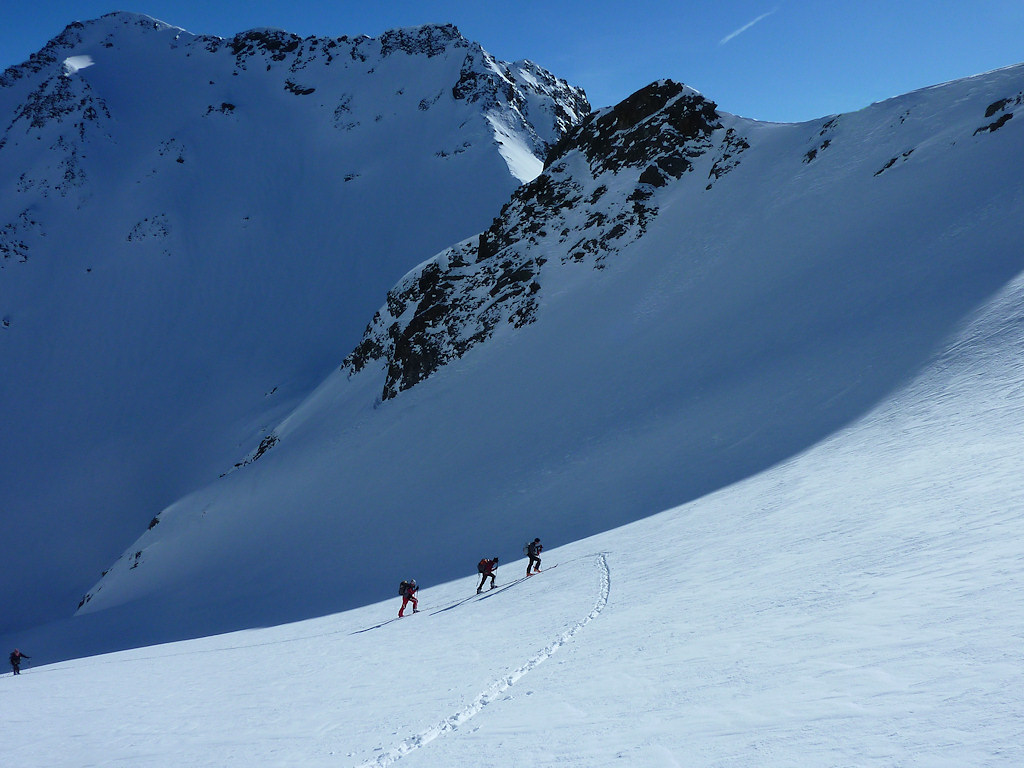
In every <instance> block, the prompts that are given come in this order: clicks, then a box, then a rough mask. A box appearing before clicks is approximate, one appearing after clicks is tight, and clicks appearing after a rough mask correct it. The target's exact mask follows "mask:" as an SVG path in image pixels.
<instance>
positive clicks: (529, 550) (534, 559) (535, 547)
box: [526, 538, 544, 576]
mask: <svg viewBox="0 0 1024 768" xmlns="http://www.w3.org/2000/svg"><path fill="white" fill-rule="evenodd" d="M543 549H544V545H543V544H541V543H540V539H539V538H538V539H534V540H533V541H531V542H530V543H529V544H527V545H526V554H527V555H528V556H529V558H530V560H529V561H528V562H527V563H526V575H527V576H529V575H530V566H533V572H534V573H537V572H538V571H540V557H539V555H540V553H541V551H542V550H543Z"/></svg>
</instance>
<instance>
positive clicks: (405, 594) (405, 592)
mask: <svg viewBox="0 0 1024 768" xmlns="http://www.w3.org/2000/svg"><path fill="white" fill-rule="evenodd" d="M418 591H419V587H418V586H416V579H409V580H408V581H403V582H402V583H401V584H400V585H399V587H398V594H400V595H401V596H402V607H401V608H399V609H398V618H402V614H404V613H405V607H406V606H407V605H408V604H409V603H412V612H413V613H419V610H420V609H419V604H420V602H419V600H417V599H416V592H418Z"/></svg>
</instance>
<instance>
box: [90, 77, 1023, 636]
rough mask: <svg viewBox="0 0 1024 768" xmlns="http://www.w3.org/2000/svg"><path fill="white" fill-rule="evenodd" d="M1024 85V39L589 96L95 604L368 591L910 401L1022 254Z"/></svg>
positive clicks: (169, 604)
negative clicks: (914, 60) (883, 82)
mask: <svg viewBox="0 0 1024 768" xmlns="http://www.w3.org/2000/svg"><path fill="white" fill-rule="evenodd" d="M1022 103H1024V67H1012V68H1008V69H1005V70H1000V71H997V72H992V73H989V74H986V75H982V76H978V77H975V78H970V79H966V80H962V81H957V82H953V83H949V84H946V85H943V86H938V87H935V88H930V89H926V90H923V91H919V92H915V93H911V94H908V95H906V96H903V97H900V98H897V99H892V100H889V101H886V102H883V103H879V104H875V105H872V106H871V107H868V108H866V109H864V110H862V111H860V112H857V113H853V114H848V115H840V116H835V117H831V118H827V119H822V120H820V121H814V122H811V123H804V124H798V125H780V124H763V123H757V122H753V121H749V120H745V119H741V118H738V117H735V116H733V115H730V114H728V113H725V112H722V111H720V110H719V109H718V108H717V106H716V105H715V104H713V103H712V102H710V101H709V100H707V99H706V98H705V97H704V96H702V95H701V94H698V93H696V92H695V91H692V90H690V89H688V88H686V87H684V86H681V85H679V84H676V83H672V82H668V81H666V82H660V83H655V84H652V86H650V87H649V88H647V89H644V90H643V91H641V92H639V93H637V94H635V95H634V96H633V97H631V98H630V99H627V100H626V101H625V102H623V103H622V104H620V105H618V106H616V107H614V108H611V109H608V110H603V111H601V112H598V113H595V114H594V115H591V116H590V117H589V118H588V119H587V120H585V121H584V122H583V123H582V124H581V125H580V126H579V127H577V128H576V129H575V130H574V131H573V132H571V133H570V135H568V136H567V137H566V139H564V140H563V142H560V143H559V144H558V145H557V146H556V147H554V148H553V150H552V152H551V153H550V155H549V159H548V165H547V168H546V170H545V172H544V173H543V174H542V175H541V176H540V177H538V178H537V179H536V180H534V181H533V182H531V183H530V184H528V185H525V186H523V187H521V188H520V189H518V190H517V191H516V192H515V193H513V196H512V198H511V200H510V201H509V202H508V203H507V204H506V205H505V206H504V208H503V209H502V211H501V213H500V215H499V216H498V217H496V218H495V219H494V220H493V222H492V223H491V225H490V226H489V227H488V228H487V229H486V230H485V231H484V232H483V233H482V234H481V235H479V236H474V237H471V238H469V239H467V240H464V241H462V242H460V243H459V244H457V245H455V246H452V247H451V248H448V249H446V250H444V251H442V252H441V253H439V254H438V255H437V256H436V257H434V258H432V259H430V260H428V261H426V262H424V263H423V264H422V265H420V266H419V267H418V268H416V269H415V270H413V271H411V272H410V273H409V274H407V275H406V276H405V277H404V278H403V279H402V280H401V281H399V283H398V284H397V285H396V286H395V287H394V288H393V289H392V290H391V291H390V292H389V293H388V295H387V301H386V303H385V305H384V306H382V307H381V308H380V309H379V310H378V311H377V313H376V315H375V316H374V318H373V320H372V322H371V323H370V325H369V326H368V328H367V330H366V332H365V334H364V337H363V339H362V341H361V342H360V343H359V344H358V345H357V346H356V348H355V351H354V352H353V353H352V354H351V355H349V356H348V357H347V358H346V361H345V363H344V364H343V365H342V366H341V368H340V369H339V370H338V371H336V372H335V373H334V374H333V375H332V376H331V377H329V378H328V379H327V380H326V381H325V382H324V383H323V384H322V385H321V386H320V387H319V388H318V390H317V391H316V392H315V393H313V395H311V396H310V398H308V399H307V400H306V401H305V402H304V403H303V404H302V405H301V406H299V407H298V408H297V409H295V410H294V411H293V412H292V413H291V414H290V415H289V416H288V417H287V418H286V419H284V420H283V421H282V422H281V423H280V424H279V425H277V426H276V427H275V428H274V430H273V431H272V433H271V437H272V440H270V441H269V442H268V444H267V445H266V446H265V448H266V449H265V450H263V451H262V452H254V453H253V454H252V455H251V456H250V461H248V462H247V463H246V464H245V465H244V466H242V467H241V468H240V469H239V470H238V471H236V472H233V473H231V474H229V475H228V476H226V477H225V478H223V479H222V480H220V481H218V482H216V483H213V484H211V485H210V486H209V487H207V488H205V489H203V490H201V491H199V492H197V493H195V494H192V495H190V496H186V497H183V498H182V499H180V500H179V501H177V502H176V503H175V504H173V505H171V506H170V507H168V508H167V509H166V510H164V512H162V513H161V514H160V516H159V518H158V524H156V525H154V526H153V528H152V529H151V530H149V531H147V532H146V533H144V534H143V535H142V536H141V537H140V538H139V540H138V541H137V542H136V543H135V544H134V545H133V546H132V547H131V548H130V549H129V550H128V551H127V552H126V553H125V554H124V555H123V556H122V558H121V559H120V560H119V561H118V562H117V563H115V564H114V565H113V567H112V568H111V570H110V572H109V573H108V574H107V575H106V576H105V577H104V578H103V579H102V580H101V581H100V582H99V583H98V584H97V585H96V586H95V587H94V588H93V589H92V590H90V592H89V593H88V594H87V595H86V597H85V598H84V600H83V603H82V606H81V609H80V611H79V614H80V616H81V617H83V618H84V619H87V620H88V621H90V622H92V621H95V622H100V623H102V621H103V613H104V612H105V611H106V610H110V611H111V614H110V620H111V621H121V620H126V621H127V622H128V623H129V625H131V624H132V622H133V621H134V622H135V630H136V631H139V630H141V628H143V627H144V628H145V631H146V632H147V633H150V634H149V636H159V637H165V638H166V637H171V636H183V635H186V634H189V633H191V634H204V633H207V632H210V631H214V630H221V629H229V628H237V627H242V626H251V625H253V624H255V623H267V622H275V621H284V620H288V619H294V618H300V617H304V616H313V615H319V614H322V613H326V612H329V611H331V610H337V609H339V608H344V607H349V606H354V605H359V604H363V603H365V602H366V601H367V600H369V599H372V598H375V597H384V596H385V595H386V594H387V592H389V591H390V586H389V585H390V582H391V581H393V580H394V577H395V576H396V575H397V576H399V577H402V576H407V575H412V574H414V575H415V576H416V577H417V578H420V579H421V580H423V581H425V582H426V583H436V582H439V581H442V580H446V579H450V578H454V577H456V576H458V575H459V574H461V573H462V572H464V570H465V569H466V562H467V561H472V562H475V560H476V559H477V558H478V557H479V555H480V553H481V552H483V553H486V554H493V553H494V552H498V553H499V554H504V553H508V552H518V551H519V549H520V546H521V544H522V542H523V541H526V540H528V539H529V538H532V537H533V536H535V535H538V534H542V535H544V536H545V537H546V538H548V539H550V540H554V541H570V540H577V539H579V538H581V537H583V536H585V535H590V534H593V533H596V532H599V531H602V530H607V529H609V528H612V527H614V526H616V525H620V524H623V523H626V522H629V521H631V520H636V519H638V518H641V517H644V516H647V515H650V514H654V513H656V512H658V511H660V510H663V509H666V508H668V507H671V506H673V505H675V504H679V503H682V502H685V501H687V500H691V499H694V498H697V497H699V496H701V495H703V494H707V493H709V492H712V491H715V490H717V489H721V488H723V487H725V486H728V485H730V484H732V483H735V482H737V481H740V480H743V479H744V478H747V477H750V476H752V475H754V474H756V473H759V472H762V471H764V470H766V469H768V468H769V467H772V466H773V465H775V464H777V463H779V462H782V461H785V460H787V459H788V458H790V457H792V456H794V455H795V454H798V453H799V452H801V451H804V450H806V449H808V448H809V447H810V446H812V445H814V444H816V443H818V442H820V441H822V440H826V439H828V438H829V436H830V435H833V434H835V433H836V432H837V431H839V430H841V429H843V428H844V427H845V426H847V425H848V424H850V423H851V422H852V421H854V420H855V419H857V418H858V417H860V416H862V415H863V414H864V413H866V412H868V411H869V410H870V409H872V408H874V407H876V406H878V405H879V404H880V403H890V405H889V407H893V408H897V409H898V407H899V405H898V401H897V402H892V401H889V400H887V398H889V397H891V396H892V393H893V392H894V391H897V390H898V389H899V388H900V387H904V386H913V383H914V382H915V381H918V380H919V378H920V377H921V376H922V375H924V374H923V372H925V371H929V370H933V368H934V366H936V365H941V363H940V362H936V361H937V360H941V357H936V356H941V355H942V354H943V353H944V351H945V350H948V349H950V346H949V345H950V343H951V342H950V339H951V338H955V334H956V333H957V332H958V330H959V329H960V327H961V325H962V324H963V323H964V322H965V321H966V320H967V319H968V318H969V317H971V316H972V313H974V312H975V311H977V310H978V308H979V307H982V306H985V305H986V302H988V301H989V300H991V298H992V297H993V296H995V295H997V294H998V293H999V292H1000V291H1002V290H1004V289H1005V288H1006V286H1008V285H1010V284H1011V283H1012V282H1013V281H1014V280H1015V279H1016V278H1017V277H1018V276H1019V274H1020V272H1021V269H1022V267H1024V258H1022V255H1021V251H1020V248H1019V243H1020V239H1021V233H1022V232H1021V224H1020V222H1021V221H1022V220H1024V217H1022V215H1021V214H1022V213H1024V210H1022V207H1024V180H1022V179H1021V178H1020V175H1019V174H1018V173H1017V172H1016V167H1017V164H1018V162H1017V161H1018V160H1019V158H1020V157H1021V156H1022V150H1024V133H1022V131H1024V129H1022V128H1021V126H1022V125H1024V123H1020V124H1018V122H1019V121H1015V120H1013V119H1012V115H1013V114H1014V113H1015V110H1019V109H1020V107H1021V105H1022ZM1003 311H1004V312H1010V313H1011V314H1005V315H1001V316H1000V319H999V320H1000V322H1001V323H1003V324H1005V325H1007V326H1008V327H1012V326H1013V323H1014V322H1015V319H1014V318H1015V315H1012V312H1013V310H1012V307H1007V306H1003ZM935 394H936V393H935V392H933V391H931V392H929V393H928V394H927V395H925V396H924V400H922V401H921V402H924V401H926V400H927V398H928V397H931V396H933V395H935ZM864 450H867V451H870V450H871V448H870V445H868V446H865V448H864ZM257 453H258V454H259V455H258V456H257ZM979 471H982V472H983V470H979ZM832 503H837V504H838V503H841V500H840V499H835V500H833V502H832ZM723 514H727V513H725V512H723ZM821 514H822V515H829V514H830V511H829V509H828V508H823V509H822V510H821ZM168 616H174V617H176V619H180V618H181V617H183V616H188V617H189V618H188V623H189V626H188V627H183V626H181V624H176V625H175V626H173V627H171V626H168V624H169V622H168V619H167V617H168ZM161 627H163V628H162V629H161Z"/></svg>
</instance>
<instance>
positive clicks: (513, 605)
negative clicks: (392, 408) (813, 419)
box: [0, 279, 1024, 768]
mask: <svg viewBox="0 0 1024 768" xmlns="http://www.w3.org/2000/svg"><path fill="white" fill-rule="evenodd" d="M1022 306H1024V283H1022V281H1021V280H1019V279H1018V280H1015V281H1013V282H1012V283H1011V284H1010V285H1009V286H1008V287H1007V288H1006V289H1005V290H1004V291H1002V292H1000V293H999V294H998V295H997V296H996V297H994V298H993V299H992V300H991V301H989V302H987V303H986V304H985V306H984V307H983V309H982V310H980V311H979V312H977V313H976V314H974V315H973V316H972V317H971V318H969V322H967V323H966V324H965V326H964V327H963V328H962V329H961V330H960V331H958V332H957V333H956V334H955V335H954V336H953V337H951V338H950V339H949V340H948V341H947V343H946V344H944V345H942V348H941V351H940V352H939V353H938V354H936V355H935V356H934V357H933V359H932V361H931V363H930V364H928V365H927V366H925V367H924V368H923V369H922V370H921V371H920V372H919V374H918V375H917V376H916V377H915V378H914V380H913V381H912V382H911V383H909V384H908V385H907V386H905V387H903V388H900V389H899V390H897V391H896V392H894V393H893V395H892V396H891V397H890V398H888V400H887V401H886V402H885V403H884V404H883V405H881V406H880V407H878V408H877V409H875V410H873V411H872V412H870V413H869V414H867V415H866V416H864V417H863V418H861V419H859V420H858V421H856V422H855V423H853V424H851V425H849V426H848V427H846V428H844V429H842V430H840V431H838V432H837V433H835V434H834V435H832V436H831V437H829V438H827V439H826V440H824V441H823V442H821V443H820V444H818V445H816V446H814V447H813V448H811V449H809V450H807V451H805V452H803V453H801V454H800V455H798V456H795V457H793V458H792V459H790V460H788V461H786V462H783V463H782V464H780V465H778V466H776V467H773V468H771V469H770V470H768V471H766V472H764V473H762V474H760V475H758V476H756V477H752V478H748V479H746V480H744V481H742V482H740V483H737V484H735V485H733V486H730V487H728V488H725V489H723V490H721V491H719V492H716V493H714V494H711V495H709V496H707V497H704V498H702V499H699V500H697V501H694V502H692V503H690V504H687V505H685V506H682V507H679V508H676V509H672V510H669V511H666V512H664V513H662V514H659V515H656V516H653V517H651V518H648V519H645V520H642V521H639V522H635V523H631V524H630V525H628V526H626V527H623V528H620V529H617V530H613V531H610V532H607V533H604V534H600V535H598V536H595V537H593V538H589V539H585V540H582V541H578V542H575V543H572V544H567V545H565V546H558V547H554V546H553V545H554V544H555V542H554V541H552V540H551V539H549V538H548V537H547V536H545V537H544V539H545V541H546V542H547V543H548V545H549V549H548V550H547V551H545V552H544V553H543V555H542V556H543V559H544V565H545V566H552V565H555V564H557V567H555V568H554V570H550V571H548V572H546V573H541V574H540V575H539V576H535V577H531V578H530V579H529V580H526V581H523V582H520V583H513V582H514V580H515V579H517V578H518V577H520V576H521V575H522V572H523V567H524V563H523V561H522V560H519V561H518V562H505V564H504V565H502V566H501V567H500V568H499V570H498V580H497V581H498V585H499V589H497V590H495V591H493V592H490V591H488V592H485V593H484V594H483V595H482V596H480V597H476V596H475V594H474V587H475V584H476V579H475V577H474V576H472V575H468V574H469V572H470V571H472V561H473V560H474V559H475V557H476V555H478V554H487V555H490V554H493V552H492V551H491V550H485V551H483V552H481V551H480V550H476V551H473V552H465V553H454V554H453V553H452V552H445V553H441V555H444V556H449V555H451V556H453V559H454V556H455V555H458V557H457V559H458V562H459V565H460V566H461V567H462V570H463V571H464V574H463V575H462V577H461V578H459V579H458V580H456V581H453V582H451V583H447V584H434V583H427V582H424V581H423V579H422V574H421V573H420V572H419V570H416V571H412V570H403V569H402V568H401V567H395V568H393V569H392V570H393V575H394V579H393V580H394V581H396V582H397V580H398V579H400V578H403V577H405V578H408V577H410V576H414V577H420V581H421V582H423V586H424V589H423V590H422V591H421V593H420V598H421V608H422V612H421V613H419V614H417V615H416V616H411V617H407V618H404V619H401V620H397V621H391V620H392V619H393V618H394V617H395V614H396V612H397V609H398V606H399V602H400V601H399V599H398V598H397V597H392V598H391V599H390V600H389V601H386V602H383V603H380V604H377V605H369V606H366V607H364V608H360V609H357V610H353V611H351V612H348V613H343V614H339V615H334V616H327V617H323V618H319V619H315V620H311V621H307V622H302V623H298V624H293V625H287V626H281V627H276V628H271V629H260V630H250V631H245V632H239V633H234V634H229V635H223V636H218V637H209V638H204V639H201V640H195V641H190V642H186V643H180V644H171V645H166V646H161V647H150V648H141V649H138V650H134V651H129V652H124V653H119V654H114V655H110V656H100V657H92V658H85V659H78V660H75V661H69V662H65V663H60V664H54V663H52V661H51V660H52V658H53V653H54V646H53V645H46V644H45V643H47V641H49V642H50V643H52V642H53V641H54V637H53V636H52V635H51V636H49V637H45V638H44V637H40V638H38V640H33V643H34V645H31V646H30V645H27V644H22V649H23V650H24V651H25V652H26V653H28V654H29V655H32V656H33V658H32V660H31V661H30V666H29V667H28V668H27V669H25V670H24V671H23V673H22V676H21V677H20V678H12V677H10V676H9V675H5V676H4V677H3V678H0V696H2V697H3V700H4V702H5V712H7V718H6V719H7V725H8V728H9V729H10V730H11V732H12V733H16V734H18V737H17V738H7V739H4V740H3V741H2V742H0V762H3V764H5V765H17V766H20V767H21V768H35V767H36V766H39V767H40V768H43V767H44V766H45V768H63V767H64V766H69V767H70V766H80V765H86V764H88V765H93V764H118V763H122V762H123V763H125V764H131V765H134V766H138V767H139V768H147V767H149V766H152V767H153V768H162V767H163V766H166V765H168V764H170V763H173V764H176V765H179V764H180V765H190V766H217V768H225V767H228V766H243V765H268V764H287V765H303V766H342V767H344V768H352V767H354V766H371V767H372V766H388V765H398V766H402V767H403V768H406V767H408V768H413V767H415V766H424V767H426V766H430V767H433V766H442V765H507V764H512V765H531V766H541V767H548V766H579V767H580V768H583V767H584V766H585V767H586V768H604V767H605V766H609V767H610V766H620V765H629V766H637V767H642V768H662V767H663V766H673V765H680V766H709V767H710V766H715V767H721V766H733V765H757V766H764V767H765V768H771V767H773V766H793V765H801V766H836V765H858V766H878V767H879V768H882V767H886V768H888V766H893V765H906V766H929V767H931V766H967V765H969V766H992V767H994V766H1007V767H1008V766H1016V765H1019V764H1021V762H1022V760H1024V747H1022V744H1024V741H1022V739H1021V726H1020V723H1021V717H1022V714H1024V694H1022V691H1024V674H1022V670H1024V664H1022V663H1021V650H1020V649H1021V626H1022V623H1024V611H1022V609H1021V601H1020V599H1019V591H1020V582H1021V578H1022V577H1024V551H1022V547H1021V542H1022V541H1024V502H1022V499H1024V480H1022V478H1024V471H1022V469H1024V467H1022V460H1021V458H1020V440H1019V435H1020V431H1021V428H1022V426H1024V400H1022V396H1021V393H1022V385H1024V364H1022V362H1021V361H1022V360H1024V313H1022V310H1021V307H1022ZM403 396H404V395H403ZM399 399H400V398H399ZM580 490H584V489H580ZM415 532H416V531H415V529H413V531H412V533H415ZM540 533H542V534H543V533H544V532H543V531H540ZM501 554H506V553H505V552H504V551H503V552H502V553H501ZM504 560H506V561H510V560H515V553H508V554H507V555H506V557H505V558H504ZM314 588H315V585H311V586H310V589H314ZM385 622H390V623H385ZM510 756H512V757H510Z"/></svg>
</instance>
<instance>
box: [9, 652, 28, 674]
mask: <svg viewBox="0 0 1024 768" xmlns="http://www.w3.org/2000/svg"><path fill="white" fill-rule="evenodd" d="M31 658H32V657H31V656H29V655H28V654H25V653H22V652H21V651H19V650H18V649H17V648H15V649H14V650H13V651H11V669H13V670H14V674H16V675H20V674H21V660H22V659H31Z"/></svg>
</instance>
